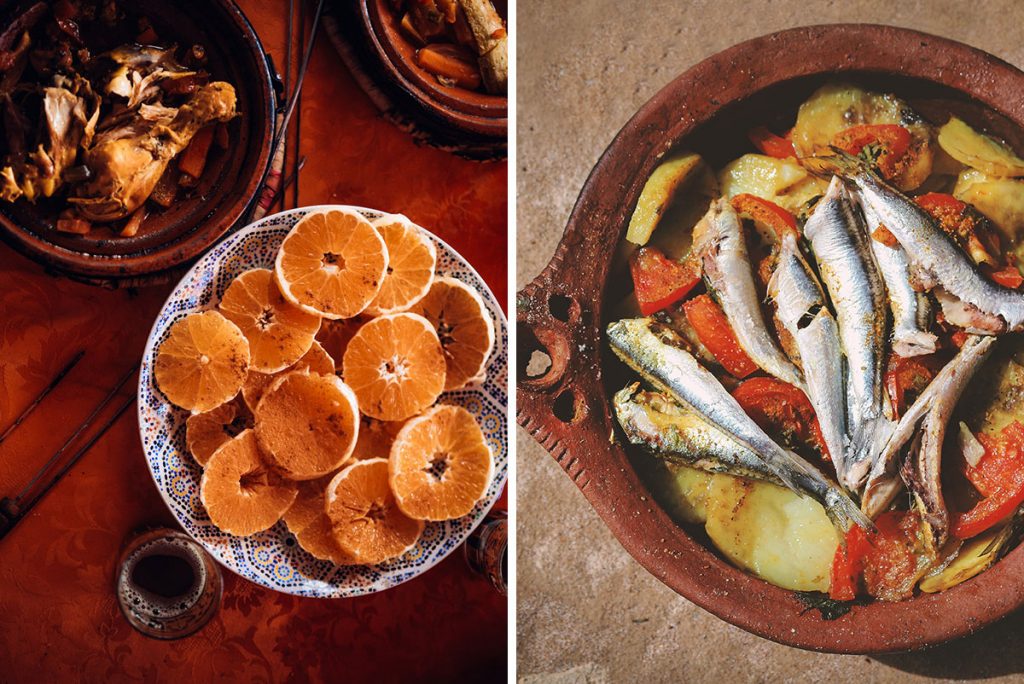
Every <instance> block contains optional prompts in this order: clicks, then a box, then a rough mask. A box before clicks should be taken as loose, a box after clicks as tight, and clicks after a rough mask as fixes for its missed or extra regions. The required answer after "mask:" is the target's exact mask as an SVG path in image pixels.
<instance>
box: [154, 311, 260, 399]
mask: <svg viewBox="0 0 1024 684" xmlns="http://www.w3.org/2000/svg"><path fill="white" fill-rule="evenodd" d="M248 371H249V342H248V341H246V339H245V335H243V334H242V331H241V330H239V329H238V326H237V325H235V324H234V323H232V322H231V321H229V320H228V319H226V318H224V316H222V315H221V314H220V313H218V312H216V311H203V312H202V313H192V314H189V315H187V316H185V317H184V318H179V319H178V320H176V321H175V322H174V323H173V324H172V325H171V328H170V330H169V331H168V333H167V337H166V339H164V341H163V342H162V343H161V344H160V349H159V351H157V354H156V361H154V362H153V375H154V376H155V377H156V384H157V386H158V387H159V388H160V390H161V391H162V392H163V393H164V395H165V396H166V397H167V399H168V400H170V402H171V403H172V404H174V405H176V406H180V407H181V408H183V409H187V410H189V411H209V410H210V409H212V408H216V407H217V406H220V405H221V404H223V403H224V402H226V401H228V400H229V399H231V398H232V397H234V396H235V395H236V394H238V390H240V389H241V388H242V383H243V382H245V375H246V373H247V372H248Z"/></svg>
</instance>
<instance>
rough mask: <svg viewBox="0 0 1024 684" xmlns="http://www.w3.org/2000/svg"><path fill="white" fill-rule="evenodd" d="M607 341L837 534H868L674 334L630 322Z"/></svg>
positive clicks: (846, 505) (838, 496) (851, 508)
mask: <svg viewBox="0 0 1024 684" xmlns="http://www.w3.org/2000/svg"><path fill="white" fill-rule="evenodd" d="M608 340H609V342H610V344H611V347H612V350H613V351H614V352H615V354H616V355H617V356H618V357H619V358H620V359H622V360H623V361H624V362H625V363H626V364H627V365H629V366H630V367H632V368H633V369H634V370H635V371H637V372H638V373H639V374H640V375H641V377H643V378H644V379H645V380H646V381H647V382H649V383H651V384H652V385H654V386H655V387H656V388H658V389H660V390H662V391H664V392H666V393H668V394H669V395H670V396H672V398H674V399H675V400H676V401H678V402H680V403H682V404H683V405H685V406H688V407H690V408H692V409H693V410H694V411H696V412H697V413H699V414H700V415H701V416H703V417H704V418H705V419H706V420H707V421H708V422H709V423H711V424H712V425H714V426H716V427H717V428H718V429H720V430H722V431H723V432H724V433H726V434H728V435H729V436H730V437H731V438H732V439H733V440H735V441H736V442H739V444H741V445H742V446H744V447H746V448H747V449H749V450H750V451H752V452H753V453H755V454H757V456H758V457H759V458H760V459H761V460H762V461H763V462H764V464H765V467H766V468H768V470H769V471H770V472H771V473H772V474H773V475H774V476H775V477H777V478H778V479H779V480H780V481H781V482H782V483H783V484H784V485H785V486H786V487H789V488H790V489H791V490H793V491H794V492H797V493H799V494H803V495H807V496H810V497H812V498H814V499H815V500H816V501H818V502H819V503H821V505H822V506H823V507H824V508H825V512H826V513H827V514H828V515H829V517H830V519H831V520H832V522H833V524H835V525H836V527H837V528H839V529H840V530H843V531H845V530H846V529H848V528H849V527H850V525H853V524H856V525H860V526H862V527H865V528H870V526H871V523H870V521H869V520H868V519H867V518H866V517H865V516H864V514H863V513H861V511H860V509H859V508H857V506H856V504H854V503H853V502H852V501H851V500H850V499H849V497H847V496H846V494H844V493H843V491H842V490H841V489H840V488H839V487H838V486H836V485H834V484H833V483H831V482H829V481H828V480H827V479H825V477H824V476H823V475H822V474H821V473H820V472H818V471H817V470H816V469H815V468H814V467H813V466H811V465H810V464H809V463H807V462H806V461H804V460H803V459H801V458H800V457H799V456H797V455H796V454H793V453H791V452H789V451H786V450H785V449H783V448H782V447H780V446H779V445H778V444H776V443H775V442H773V441H772V439H771V437H769V436H768V435H767V434H765V432H764V431H763V430H762V429H761V428H760V427H758V425H757V423H755V422H754V421H753V420H752V419H751V418H750V416H748V415H747V414H746V413H745V412H744V411H743V408H742V407H741V406H740V405H739V403H738V402H737V401H736V400H735V399H734V398H733V397H732V395H730V394H729V393H728V392H727V391H726V389H725V388H724V387H722V384H721V383H720V382H719V381H718V379H717V378H716V377H715V376H714V375H712V373H711V372H710V371H708V370H707V369H706V368H704V367H703V366H701V365H700V364H699V363H698V362H697V360H696V359H695V358H693V356H692V355H691V354H690V353H689V352H687V351H686V350H685V349H683V348H682V346H681V345H682V339H681V338H680V337H679V336H678V335H677V334H676V333H675V332H673V331H672V330H670V329H668V328H667V327H665V326H663V325H661V324H659V323H657V322H655V321H652V320H650V319H646V318H632V319H626V320H622V321H616V322H615V323H612V324H610V325H609V326H608Z"/></svg>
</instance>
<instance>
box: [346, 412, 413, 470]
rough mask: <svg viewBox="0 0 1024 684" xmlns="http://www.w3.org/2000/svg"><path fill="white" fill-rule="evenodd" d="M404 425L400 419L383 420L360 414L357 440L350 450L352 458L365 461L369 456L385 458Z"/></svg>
mask: <svg viewBox="0 0 1024 684" xmlns="http://www.w3.org/2000/svg"><path fill="white" fill-rule="evenodd" d="M403 425H405V423H403V422H402V421H400V420H399V421H384V420H377V419H376V418H371V417H370V416H365V415H364V416H362V417H361V418H360V419H359V440H358V441H357V442H356V448H355V450H354V451H353V452H352V458H354V459H356V460H358V461H365V460H367V459H370V458H387V457H388V454H390V453H391V445H392V444H394V442H395V437H396V436H397V435H398V431H399V430H401V429H402V426H403Z"/></svg>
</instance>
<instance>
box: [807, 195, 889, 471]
mask: <svg viewBox="0 0 1024 684" xmlns="http://www.w3.org/2000/svg"><path fill="white" fill-rule="evenodd" d="M804 234H805V235H806V236H807V238H808V239H809V240H810V242H811V249H812V251H813V252H814V256H815V259H816V260H817V262H818V268H819V270H820V272H821V279H822V280H823V281H824V283H825V287H826V288H827V289H828V293H829V296H830V297H831V299H832V304H833V305H834V306H835V310H836V318H837V320H838V323H839V339H840V342H841V343H842V347H843V353H844V354H845V355H846V414H847V421H846V423H847V429H848V431H849V437H850V451H849V454H848V455H847V458H846V461H845V466H846V468H845V476H846V477H845V479H844V480H843V484H844V485H846V487H847V488H848V489H850V490H851V491H857V490H859V489H860V487H861V485H862V484H863V483H864V479H865V478H866V477H867V474H868V471H869V470H870V468H871V463H872V462H873V460H874V459H875V457H876V456H877V454H878V452H879V451H880V450H881V448H882V446H883V445H884V444H885V439H886V438H887V437H888V432H889V430H890V429H891V422H890V421H889V420H888V419H887V418H886V417H885V415H884V404H883V402H884V397H883V391H882V390H883V374H884V367H883V366H884V363H885V348H886V314H885V310H886V303H887V299H886V292H885V285H884V284H883V283H882V279H881V276H879V274H878V269H877V267H876V265H875V260H874V256H873V255H872V253H871V247H870V245H869V244H868V243H869V242H870V240H871V238H869V237H868V235H867V232H866V231H865V228H864V223H863V221H862V220H861V216H860V215H859V214H858V212H857V210H856V207H855V206H854V205H853V202H852V200H851V199H850V194H849V191H847V189H846V187H845V186H844V185H843V183H842V182H841V181H840V180H839V178H838V177H836V176H833V177H832V181H831V182H830V183H829V186H828V190H827V191H826V192H825V195H824V197H822V198H821V200H820V201H819V202H818V204H817V206H816V207H815V208H814V211H813V213H812V214H811V216H810V218H808V219H807V223H806V224H804Z"/></svg>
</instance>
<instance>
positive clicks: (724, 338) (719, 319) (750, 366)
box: [683, 295, 757, 378]
mask: <svg viewBox="0 0 1024 684" xmlns="http://www.w3.org/2000/svg"><path fill="white" fill-rule="evenodd" d="M683 311H685V312H686V320H687V321H688V322H689V323H690V327H692V328H693V331H694V332H695V333H696V334H697V338H698V339H699V340H700V342H701V344H702V345H704V348H705V349H707V350H708V351H710V352H711V354H712V356H714V357H715V361H717V362H718V363H719V364H720V365H721V366H722V368H724V369H725V370H727V371H728V372H729V373H730V374H731V375H733V376H735V377H737V378H745V377H747V376H748V375H750V374H751V373H753V372H754V371H756V370H757V364H756V363H754V362H753V361H751V360H750V357H749V356H747V353H746V352H745V351H743V347H741V346H740V343H739V340H737V339H736V333H734V332H733V330H732V326H731V325H729V319H727V318H726V317H725V313H724V312H723V311H722V307H720V306H718V304H716V303H715V300H713V299H712V298H711V297H710V296H708V295H698V296H697V297H694V298H693V299H691V300H689V301H688V302H686V303H685V304H683Z"/></svg>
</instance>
